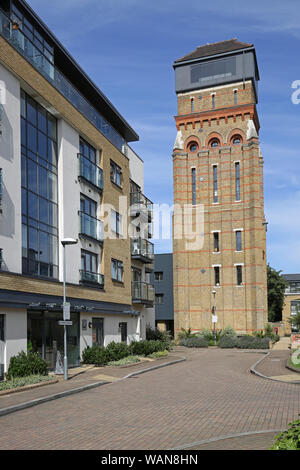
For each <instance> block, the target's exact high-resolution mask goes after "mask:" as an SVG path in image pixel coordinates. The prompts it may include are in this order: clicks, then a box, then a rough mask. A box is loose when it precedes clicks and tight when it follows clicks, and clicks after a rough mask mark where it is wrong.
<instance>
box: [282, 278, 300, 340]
mask: <svg viewBox="0 0 300 470" xmlns="http://www.w3.org/2000/svg"><path fill="white" fill-rule="evenodd" d="M282 276H283V277H284V279H285V280H286V281H287V283H288V286H287V288H286V290H285V299H284V305H283V311H282V322H283V325H284V331H285V334H290V333H291V332H292V331H294V330H295V329H294V328H291V324H290V322H289V321H288V320H289V319H290V318H291V317H292V316H293V315H296V314H297V313H298V312H299V311H300V274H299V273H298V274H283V275H282Z"/></svg>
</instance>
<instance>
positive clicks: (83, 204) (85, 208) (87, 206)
mask: <svg viewBox="0 0 300 470" xmlns="http://www.w3.org/2000/svg"><path fill="white" fill-rule="evenodd" d="M80 211H81V212H83V213H84V214H86V215H89V216H90V217H94V218H96V214H97V203H96V202H95V201H93V200H92V199H90V198H88V197H86V196H84V195H83V194H81V195H80Z"/></svg>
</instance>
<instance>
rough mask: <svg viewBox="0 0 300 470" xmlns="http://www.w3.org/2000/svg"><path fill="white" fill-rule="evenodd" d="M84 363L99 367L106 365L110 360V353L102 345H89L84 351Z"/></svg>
mask: <svg viewBox="0 0 300 470" xmlns="http://www.w3.org/2000/svg"><path fill="white" fill-rule="evenodd" d="M82 360H83V362H84V364H94V365H96V366H98V367H100V366H105V365H106V364H107V363H108V362H109V355H108V354H107V352H106V350H105V348H104V347H102V346H98V345H96V346H93V347H92V348H90V347H89V346H88V347H87V348H86V349H85V350H84V351H83V352H82Z"/></svg>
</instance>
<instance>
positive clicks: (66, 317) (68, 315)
mask: <svg viewBox="0 0 300 470" xmlns="http://www.w3.org/2000/svg"><path fill="white" fill-rule="evenodd" d="M63 312H64V320H65V321H68V320H71V304H70V303H69V302H65V303H64V304H63Z"/></svg>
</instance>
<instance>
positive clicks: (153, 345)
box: [129, 340, 170, 356]
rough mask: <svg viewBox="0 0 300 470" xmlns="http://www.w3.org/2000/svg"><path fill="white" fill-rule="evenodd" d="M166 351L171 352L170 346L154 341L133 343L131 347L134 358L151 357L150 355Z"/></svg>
mask: <svg viewBox="0 0 300 470" xmlns="http://www.w3.org/2000/svg"><path fill="white" fill-rule="evenodd" d="M165 349H167V350H170V344H167V343H165V342H163V341H154V340H151V341H147V340H142V341H133V342H132V343H131V344H130V346H129V351H130V354H132V355H133V356H149V354H152V353H155V352H158V351H164V350H165Z"/></svg>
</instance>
